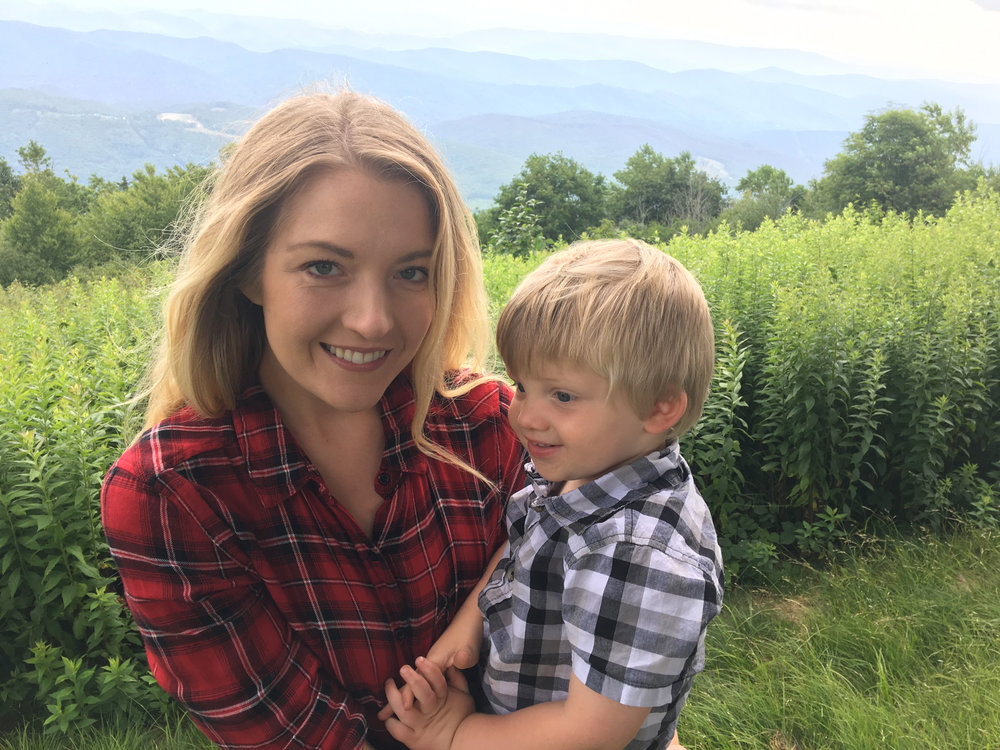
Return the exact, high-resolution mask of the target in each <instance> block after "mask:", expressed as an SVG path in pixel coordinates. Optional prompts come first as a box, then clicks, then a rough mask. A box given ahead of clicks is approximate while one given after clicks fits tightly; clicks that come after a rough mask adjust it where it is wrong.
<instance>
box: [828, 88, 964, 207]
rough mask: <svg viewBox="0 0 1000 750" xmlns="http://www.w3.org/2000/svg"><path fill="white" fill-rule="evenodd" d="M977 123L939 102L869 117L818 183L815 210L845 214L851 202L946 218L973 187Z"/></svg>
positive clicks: (960, 111) (845, 144) (847, 140)
mask: <svg viewBox="0 0 1000 750" xmlns="http://www.w3.org/2000/svg"><path fill="white" fill-rule="evenodd" d="M975 133H976V128H975V125H974V124H973V123H971V122H969V121H968V120H967V119H966V117H965V114H964V113H963V112H962V110H961V109H958V108H956V109H955V111H954V112H945V111H943V110H942V109H941V107H940V105H937V104H932V103H928V104H924V105H923V107H921V108H920V109H919V110H912V109H889V110H885V111H883V112H881V113H878V114H872V115H869V116H868V117H867V118H866V119H865V124H864V127H862V129H861V130H860V131H858V132H856V133H851V134H850V135H849V136H848V137H847V139H846V140H845V141H844V150H843V151H841V152H840V153H839V154H837V155H836V156H834V157H833V158H832V159H830V160H828V161H827V162H826V165H825V169H824V174H823V177H822V178H821V179H820V180H819V181H817V182H815V183H814V184H813V186H812V187H813V191H812V195H811V196H810V201H809V207H810V212H811V213H814V214H822V213H826V212H833V213H839V212H840V211H841V210H843V208H844V207H845V206H847V205H848V204H849V203H854V204H856V205H863V206H869V205H874V206H877V207H878V208H879V209H881V210H883V211H897V212H901V213H902V212H906V213H910V214H913V213H916V212H917V211H924V212H925V213H931V214H935V215H941V214H943V213H944V212H945V211H947V210H948V208H949V207H950V206H951V204H952V202H953V200H954V197H955V193H956V192H958V191H960V190H966V189H972V188H974V187H975V184H976V177H975V175H974V173H973V171H972V170H971V169H970V168H971V167H972V164H971V162H970V157H969V153H970V147H971V145H972V143H973V141H974V140H975V138H976V135H975Z"/></svg>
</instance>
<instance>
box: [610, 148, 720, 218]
mask: <svg viewBox="0 0 1000 750" xmlns="http://www.w3.org/2000/svg"><path fill="white" fill-rule="evenodd" d="M615 179H616V180H618V182H619V183H620V185H621V188H620V189H618V190H616V191H615V195H614V199H613V201H612V203H613V205H614V207H615V209H614V217H615V219H616V220H618V221H621V222H634V223H636V224H638V225H646V224H650V223H655V224H659V225H661V226H667V227H671V230H670V231H669V233H668V234H667V236H669V234H676V233H677V232H678V231H680V230H681V227H687V228H689V229H690V230H691V231H693V232H696V233H697V232H703V231H705V230H706V229H707V228H708V226H709V225H710V223H711V220H712V219H714V218H715V217H716V216H718V215H719V212H720V211H721V209H722V206H723V203H724V201H725V195H726V187H725V185H723V184H722V183H721V182H719V181H718V180H716V179H713V178H711V177H709V176H708V175H707V174H706V173H705V172H703V171H702V170H699V169H697V168H696V167H695V161H694V158H693V157H692V156H691V152H689V151H682V152H681V153H680V155H679V156H677V158H675V159H668V158H666V157H664V156H663V155H662V154H660V153H657V152H656V151H654V150H653V149H652V147H651V146H650V145H649V144H648V143H647V144H643V145H642V146H641V147H640V148H639V150H638V151H636V152H635V153H634V154H633V155H632V156H630V157H629V159H628V161H626V162H625V168H624V169H622V170H620V171H618V172H615Z"/></svg>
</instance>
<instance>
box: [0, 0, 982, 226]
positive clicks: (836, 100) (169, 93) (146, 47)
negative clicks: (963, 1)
mask: <svg viewBox="0 0 1000 750" xmlns="http://www.w3.org/2000/svg"><path fill="white" fill-rule="evenodd" d="M342 84H347V85H349V86H350V87H351V88H353V89H355V90H358V91H364V92H368V93H372V94H374V95H376V96H379V97H381V98H383V99H385V100H387V101H388V102H390V103H391V104H393V105H394V106H396V107H398V108H399V109H401V110H402V111H403V112H405V113H406V114H407V116H408V117H409V118H410V119H411V120H412V121H413V122H414V123H415V124H416V125H417V126H418V127H420V128H421V129H422V130H424V131H425V132H426V133H427V134H428V136H429V137H430V138H431V140H432V141H434V142H435V144H436V145H437V146H438V147H439V148H440V149H441V151H442V152H443V153H444V155H445V157H446V159H447V160H448V162H449V164H450V165H451V167H452V170H453V171H454V173H455V174H456V177H457V179H458V182H459V185H460V187H461V188H462V191H463V194H464V195H465V197H466V199H467V200H468V201H469V202H470V204H471V205H473V206H474V207H481V206H483V205H487V204H489V203H490V201H491V200H492V198H493V197H494V195H495V194H496V191H497V188H498V187H499V186H500V185H501V184H503V183H506V182H509V181H510V179H511V178H512V177H513V176H514V175H516V174H517V172H518V171H519V170H520V168H521V165H522V164H523V162H524V160H525V158H526V157H527V156H528V155H530V154H531V153H554V152H562V153H563V154H565V155H566V156H568V157H571V158H573V159H576V160H577V161H579V162H581V163H582V164H584V165H585V166H587V167H588V168H589V169H591V170H592V171H594V172H597V173H601V174H604V175H606V176H607V177H609V178H610V177H612V176H613V174H614V172H615V171H617V170H619V169H621V168H622V167H623V166H624V164H625V161H626V160H627V159H628V157H629V156H630V155H632V154H633V153H634V152H635V151H636V150H637V149H638V148H639V147H640V146H642V145H643V144H644V143H648V144H650V145H651V146H652V147H653V148H654V149H655V150H657V151H659V152H660V153H662V154H664V155H665V156H669V157H673V156H676V155H677V154H678V153H680V152H681V151H690V152H691V153H692V154H693V155H694V157H695V158H696V159H697V160H698V163H699V165H700V166H701V167H702V168H703V169H705V170H706V171H708V172H710V173H711V174H713V176H717V177H719V178H721V179H722V180H723V181H725V182H727V183H728V184H730V185H733V184H735V182H736V181H738V180H739V178H740V177H742V176H743V175H744V174H745V173H746V171H747V170H749V169H754V168H756V167H758V166H760V165H761V164H764V163H767V164H771V165H773V166H776V167H780V168H781V169H784V170H785V171H786V172H788V174H789V175H791V176H792V178H793V179H795V180H796V181H798V182H802V183H805V182H807V181H808V180H810V179H812V178H816V177H819V176H820V175H821V174H822V171H823V164H824V162H825V160H827V159H829V158H831V157H832V156H834V155H835V154H836V153H837V152H839V151H840V149H841V147H842V144H843V140H844V138H845V137H846V136H847V134H848V133H849V132H851V131H855V130H858V129H860V128H861V126H862V125H863V124H864V118H865V116H866V115H867V114H870V113H872V112H877V111H879V110H881V109H884V108H887V107H918V106H920V105H921V104H923V103H924V102H927V101H933V102H937V103H938V104H940V105H941V106H942V107H944V108H945V109H949V110H950V109H954V108H955V107H961V108H962V109H963V110H964V111H965V113H966V114H967V115H968V117H969V118H970V119H971V120H972V121H973V122H974V123H976V125H977V128H978V129H977V132H978V136H979V137H978V139H977V141H976V143H975V144H974V146H973V156H974V158H975V159H976V160H978V161H982V162H984V163H987V164H991V163H993V162H998V161H1000V86H996V85H985V84H967V83H958V82H949V81H944V80H907V79H898V78H879V77H875V76H872V75H865V74H861V73H858V72H856V71H851V70H849V69H847V68H845V67H844V66H841V65H839V64H838V63H837V62H836V61H832V60H829V59H826V58H822V57H819V56H817V55H810V54H808V53H801V52H796V51H792V50H764V49H755V48H753V47H724V46H721V45H711V44H703V43H698V42H691V41H684V40H646V39H624V38H619V37H611V36H608V37H601V36H596V35H578V34H544V35H542V34H539V33H536V32H519V31H512V30H503V29H497V30H492V31H482V32H476V33H467V34H463V35H458V36H455V37H450V38H436V39H428V38H424V37H405V36H400V35H393V36H389V35H385V36H381V35H372V34H361V33H358V32H353V31H350V30H344V29H323V28H322V27H317V26H314V25H310V24H306V23H304V22H296V21H288V20H285V21H277V20H268V19H255V18H254V19H252V18H241V17H236V16H223V15H219V14H207V13H197V12H194V11H192V12H188V14H187V15H186V16H185V15H183V14H180V13H179V12H178V13H177V14H175V13H144V14H132V15H130V16H123V15H114V14H103V15H100V16H98V15H95V14H90V15H81V14H77V15H76V16H74V15H73V14H71V13H66V14H61V15H60V26H58V27H57V26H55V25H51V24H50V25H43V24H40V23H32V22H29V21H26V20H0V156H2V157H3V158H5V159H6V160H7V161H8V162H9V163H10V164H11V165H12V166H14V167H15V169H17V168H18V161H17V148H18V147H20V146H23V145H25V144H26V143H27V142H28V141H29V140H31V139H33V140H35V141H37V142H38V143H40V144H42V145H43V146H44V147H45V149H46V151H47V153H48V154H49V156H50V157H51V158H52V161H53V165H54V167H55V168H56V170H57V171H59V172H61V171H63V170H65V171H67V172H69V173H70V174H73V175H76V176H78V177H79V178H81V179H83V180H86V178H88V177H89V176H90V175H91V174H95V175H98V176H101V177H104V178H107V179H118V178H120V177H121V176H123V175H129V174H131V173H132V172H133V171H134V170H136V169H139V168H141V167H142V166H143V164H145V163H152V164H154V165H156V166H157V167H158V168H159V169H166V168H169V167H171V166H174V165H177V164H186V163H188V162H196V163H207V162H210V161H212V160H213V159H214V158H216V156H217V154H218V150H219V148H220V147H221V146H223V145H224V144H225V143H226V142H228V141H230V140H232V139H233V138H235V137H237V136H238V135H239V134H240V133H241V132H242V131H243V130H244V129H245V128H246V127H247V125H248V124H249V123H250V122H251V121H252V120H253V119H254V118H255V117H257V116H258V115H259V114H261V113H262V112H263V111H264V110H266V108H267V107H268V106H269V105H270V104H273V103H274V102H275V101H277V100H279V99H280V98H282V97H284V96H287V95H290V94H293V93H295V92H297V91H300V90H302V89H308V88H314V87H317V86H318V87H321V88H322V87H328V88H335V87H337V86H339V85H342Z"/></svg>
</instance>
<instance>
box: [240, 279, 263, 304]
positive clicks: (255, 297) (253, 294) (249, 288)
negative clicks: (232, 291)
mask: <svg viewBox="0 0 1000 750" xmlns="http://www.w3.org/2000/svg"><path fill="white" fill-rule="evenodd" d="M239 288H240V292H242V293H243V296H244V297H246V298H247V299H248V300H250V301H251V302H252V303H253V304H255V305H257V306H258V307H262V306H263V305H262V303H261V295H260V281H259V280H258V279H254V280H253V281H251V282H250V283H249V284H240V287H239Z"/></svg>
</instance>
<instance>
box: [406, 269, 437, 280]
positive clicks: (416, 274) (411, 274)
mask: <svg viewBox="0 0 1000 750" xmlns="http://www.w3.org/2000/svg"><path fill="white" fill-rule="evenodd" d="M399 278H401V279H402V280H403V281H427V279H428V278H430V274H429V273H428V272H427V269H426V268H419V267H413V268H404V269H403V270H402V271H400V272H399Z"/></svg>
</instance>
